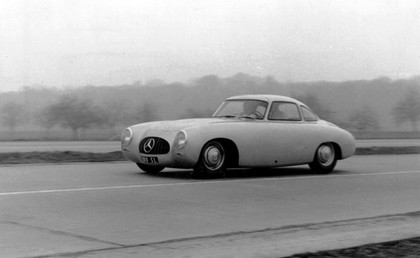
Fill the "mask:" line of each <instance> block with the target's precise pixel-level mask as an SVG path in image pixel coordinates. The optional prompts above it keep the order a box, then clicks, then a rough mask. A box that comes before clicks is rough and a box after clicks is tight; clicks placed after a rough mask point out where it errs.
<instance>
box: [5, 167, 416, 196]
mask: <svg viewBox="0 0 420 258" xmlns="http://www.w3.org/2000/svg"><path fill="white" fill-rule="evenodd" d="M413 173H420V170H413V171H391V172H376V173H359V174H346V175H321V176H319V175H318V176H317V175H313V176H296V177H277V178H276V177H269V178H252V179H234V180H223V179H222V180H211V181H192V182H183V183H163V184H149V185H118V186H99V187H82V188H68V189H48V190H30V191H18V192H3V193H0V196H12V195H30V194H45V193H65V192H83V191H95V190H113V189H135V188H148V187H162V186H182V185H198V184H217V183H236V182H258V181H274V180H276V181H278V180H297V179H320V178H334V177H355V176H376V175H395V174H413Z"/></svg>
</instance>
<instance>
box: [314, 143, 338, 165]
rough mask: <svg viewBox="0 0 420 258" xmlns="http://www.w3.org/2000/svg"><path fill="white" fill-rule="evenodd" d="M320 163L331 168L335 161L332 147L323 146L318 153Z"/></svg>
mask: <svg viewBox="0 0 420 258" xmlns="http://www.w3.org/2000/svg"><path fill="white" fill-rule="evenodd" d="M318 158H319V161H320V162H321V163H322V164H323V165H325V166H329V165H330V164H331V163H332V162H333V160H334V150H333V149H332V148H331V147H330V146H322V147H321V148H320V149H319V151H318Z"/></svg>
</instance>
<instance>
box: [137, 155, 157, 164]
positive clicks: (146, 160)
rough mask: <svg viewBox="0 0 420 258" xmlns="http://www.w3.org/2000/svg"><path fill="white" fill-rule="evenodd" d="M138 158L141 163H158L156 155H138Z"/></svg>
mask: <svg viewBox="0 0 420 258" xmlns="http://www.w3.org/2000/svg"><path fill="white" fill-rule="evenodd" d="M140 159H141V161H142V162H143V163H147V164H158V163H159V160H158V158H157V157H144V156H140Z"/></svg>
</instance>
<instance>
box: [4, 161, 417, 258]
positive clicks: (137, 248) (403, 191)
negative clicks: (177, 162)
mask: <svg viewBox="0 0 420 258" xmlns="http://www.w3.org/2000/svg"><path fill="white" fill-rule="evenodd" d="M419 160H420V155H395V156H394V155H386V156H354V157H352V158H350V159H347V160H344V161H341V162H339V164H338V166H337V171H336V173H333V174H330V175H325V176H317V175H312V174H311V173H310V171H309V170H308V168H307V167H306V166H298V167H291V168H281V169H272V170H235V171H231V172H230V173H229V175H228V177H227V178H225V179H219V180H194V179H191V178H189V177H188V173H187V171H183V170H165V171H164V172H163V173H161V175H158V176H150V175H146V174H142V173H139V171H138V169H137V168H136V166H135V165H134V164H132V163H129V162H119V163H100V164H98V163H95V164H92V163H89V164H88V163H77V164H64V165H17V166H16V165H13V166H12V165H10V166H0V178H1V180H0V189H1V190H0V232H1V234H0V250H1V252H0V257H37V256H43V257H45V255H46V256H47V257H48V256H51V257H57V256H60V255H63V256H66V257H69V256H71V257H188V256H190V257H201V256H203V257H205V256H208V257H211V256H213V257H214V256H216V257H223V256H226V257H235V256H236V257H261V256H266V257H279V256H281V255H288V254H291V253H297V252H302V251H308V250H312V249H310V248H321V247H322V246H324V247H325V246H328V247H330V248H333V247H336V246H340V244H341V245H343V244H352V243H354V242H352V241H351V240H355V239H358V241H375V240H379V239H375V237H378V236H379V235H380V234H378V231H375V232H371V231H369V232H367V231H366V232H365V233H364V234H363V236H360V232H364V231H363V230H365V229H366V228H368V226H369V225H370V226H372V225H379V224H381V223H385V224H386V223H387V225H388V226H389V225H391V226H392V227H386V229H387V230H384V228H385V227H383V226H381V228H382V236H387V237H390V236H392V237H396V238H399V237H401V238H402V237H410V236H418V235H415V234H418V232H419V228H416V227H418V226H419V225H420V223H419V221H417V220H415V221H409V220H408V219H407V218H405V219H404V220H398V219H395V218H394V217H392V216H391V219H388V220H387V221H385V222H384V221H383V217H382V216H384V215H390V214H403V213H408V212H416V211H420V202H419V196H420V187H418V186H419V185H420V166H419V165H420V163H419ZM362 218H374V219H373V221H370V220H363V219H362ZM375 218H378V219H375ZM355 219H356V220H355ZM360 219H362V222H363V223H365V224H367V225H364V224H363V223H362V222H360V221H359V220H360ZM355 221H359V222H358V223H356V222H355ZM395 221H397V222H398V224H395ZM403 222H404V223H406V224H404V223H403ZM363 225H364V226H363ZM396 225H397V226H398V227H397V228H395V226H396ZM413 225H414V226H413ZM343 227H345V228H347V229H345V228H343ZM345 230H347V231H345ZM391 230H392V231H391ZM327 231H328V232H329V233H328V234H327V233H326V232H327ZM338 231H342V232H347V233H346V234H345V235H344V236H343V235H342V234H341V235H340V234H338V233H339V232H338ZM303 232H306V233H303ZM337 232H338V233H337ZM390 232H391V233H390ZM350 233H351V234H355V233H358V234H359V235H357V236H354V237H353V238H351V236H350V235H349V234H350ZM290 234H294V236H293V237H292V238H291V237H290ZM322 234H323V235H324V236H327V235H328V236H329V237H331V236H333V238H332V239H330V238H325V237H324V238H322V237H320V235H322ZM286 237H287V239H286ZM296 237H300V238H296ZM308 237H309V238H310V239H309V240H308ZM311 237H312V238H311ZM279 239H282V240H281V241H280V240H279ZM299 239H300V240H302V239H304V241H300V240H299ZM320 239H323V240H322V241H320ZM287 241H289V242H287ZM317 241H318V242H317ZM268 243H271V245H268ZM287 243H289V244H287ZM310 243H317V245H316V246H315V247H314V246H313V245H312V247H311V246H310ZM282 244H283V245H282ZM285 244H287V246H285ZM308 248H309V249H308ZM67 255H68V256H67ZM270 255H272V256H270Z"/></svg>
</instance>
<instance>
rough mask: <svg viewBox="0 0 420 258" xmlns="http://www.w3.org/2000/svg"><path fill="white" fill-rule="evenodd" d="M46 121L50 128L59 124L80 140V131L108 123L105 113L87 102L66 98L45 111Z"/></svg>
mask: <svg viewBox="0 0 420 258" xmlns="http://www.w3.org/2000/svg"><path fill="white" fill-rule="evenodd" d="M45 112H46V113H45V120H46V121H47V124H48V125H49V126H51V125H53V124H57V125H60V126H62V127H63V128H70V129H71V130H72V131H73V138H74V139H78V138H79V130H80V129H86V128H89V127H90V126H92V125H93V124H104V123H105V122H106V120H105V116H104V113H103V111H102V110H101V109H100V108H98V107H95V106H93V105H92V104H90V102H88V101H87V100H79V99H77V98H75V97H68V96H65V97H63V98H61V100H60V101H59V102H58V103H55V104H52V105H51V106H49V107H48V108H47V109H46V110H45Z"/></svg>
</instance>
